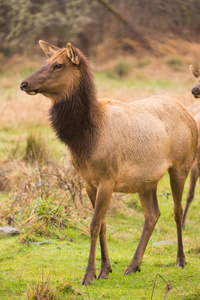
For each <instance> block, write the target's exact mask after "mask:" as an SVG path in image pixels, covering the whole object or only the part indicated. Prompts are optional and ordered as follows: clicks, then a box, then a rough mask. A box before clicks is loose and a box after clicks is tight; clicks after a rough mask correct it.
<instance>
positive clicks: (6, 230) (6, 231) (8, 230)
mask: <svg viewBox="0 0 200 300" xmlns="http://www.w3.org/2000/svg"><path fill="white" fill-rule="evenodd" d="M0 234H3V235H12V236H14V235H18V234H20V231H19V230H18V229H16V228H13V227H0Z"/></svg>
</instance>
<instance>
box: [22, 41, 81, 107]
mask: <svg viewBox="0 0 200 300" xmlns="http://www.w3.org/2000/svg"><path fill="white" fill-rule="evenodd" d="M39 45H40V47H41V48H42V49H43V51H44V53H45V54H46V55H47V56H48V59H47V60H46V62H45V64H44V66H43V67H41V68H40V69H39V70H37V71H36V72H34V73H33V74H31V75H30V76H29V77H28V78H26V79H25V80H24V81H23V82H22V83H21V85H20V88H21V90H22V91H25V92H26V93H27V94H29V95H36V94H38V93H41V94H43V95H44V96H46V97H48V98H50V99H51V100H52V102H53V103H56V102H59V101H61V100H63V99H64V98H66V96H67V97H69V95H71V94H72V93H73V90H74V89H76V87H77V86H78V85H79V80H80V66H81V62H82V61H81V55H80V52H79V50H78V49H76V48H75V47H73V46H72V45H71V44H70V43H68V44H67V46H66V47H65V48H62V49H60V48H58V47H55V46H53V45H51V44H49V43H47V42H44V41H39Z"/></svg>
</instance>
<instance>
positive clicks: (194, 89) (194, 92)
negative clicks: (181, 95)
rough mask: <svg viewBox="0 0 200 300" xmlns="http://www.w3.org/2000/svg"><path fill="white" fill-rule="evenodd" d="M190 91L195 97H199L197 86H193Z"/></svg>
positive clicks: (199, 92)
mask: <svg viewBox="0 0 200 300" xmlns="http://www.w3.org/2000/svg"><path fill="white" fill-rule="evenodd" d="M191 92H192V94H193V95H194V97H195V98H200V89H199V88H198V87H194V88H193V89H192V91H191Z"/></svg>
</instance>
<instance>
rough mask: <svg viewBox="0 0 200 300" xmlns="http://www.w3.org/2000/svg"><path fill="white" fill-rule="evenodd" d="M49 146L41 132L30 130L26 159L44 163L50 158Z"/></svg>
mask: <svg viewBox="0 0 200 300" xmlns="http://www.w3.org/2000/svg"><path fill="white" fill-rule="evenodd" d="M48 156H49V153H48V148H47V144H46V141H45V139H44V137H43V136H42V135H41V133H36V132H33V131H30V132H29V134H28V137H27V141H26V151H25V160H27V161H30V162H35V161H37V162H38V163H43V162H45V161H47V160H48Z"/></svg>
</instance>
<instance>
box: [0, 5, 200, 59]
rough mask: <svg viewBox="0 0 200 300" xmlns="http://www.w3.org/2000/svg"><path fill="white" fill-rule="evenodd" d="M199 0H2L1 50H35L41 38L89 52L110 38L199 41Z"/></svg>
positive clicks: (146, 41) (0, 22) (0, 6)
mask: <svg viewBox="0 0 200 300" xmlns="http://www.w3.org/2000/svg"><path fill="white" fill-rule="evenodd" d="M199 11H200V2H199V1H198V0H189V1H185V0H168V1H164V0H126V1H120V0H10V1H7V0H1V1H0V28H1V31H0V51H1V52H3V53H4V54H5V55H6V56H9V55H11V54H13V53H15V52H19V53H21V52H22V51H23V52H24V51H30V50H31V49H33V47H34V45H35V44H36V41H38V39H42V38H45V39H47V40H48V41H52V42H54V43H55V44H57V45H58V46H64V45H65V43H66V41H69V40H70V41H71V42H75V43H76V45H77V46H78V47H80V48H81V49H82V50H83V51H85V52H88V51H89V50H90V49H91V48H92V47H94V46H96V45H98V44H100V43H102V42H103V41H104V40H105V39H108V38H110V37H112V38H131V39H134V40H138V41H139V42H141V43H143V44H144V45H145V46H146V47H148V39H149V38H152V36H153V38H159V39H162V38H166V37H169V36H171V35H175V36H179V37H181V38H183V39H187V40H192V41H196V42H198V41H199V39H200V38H199V34H198V33H199V30H200V18H199Z"/></svg>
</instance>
